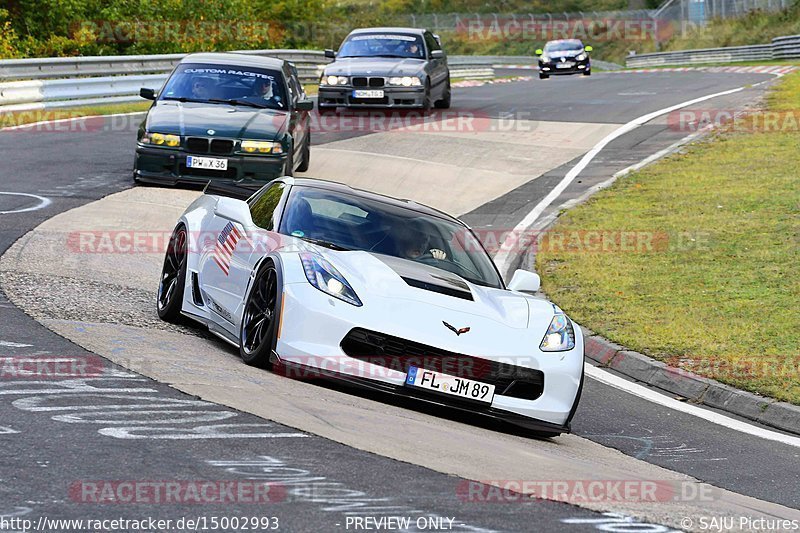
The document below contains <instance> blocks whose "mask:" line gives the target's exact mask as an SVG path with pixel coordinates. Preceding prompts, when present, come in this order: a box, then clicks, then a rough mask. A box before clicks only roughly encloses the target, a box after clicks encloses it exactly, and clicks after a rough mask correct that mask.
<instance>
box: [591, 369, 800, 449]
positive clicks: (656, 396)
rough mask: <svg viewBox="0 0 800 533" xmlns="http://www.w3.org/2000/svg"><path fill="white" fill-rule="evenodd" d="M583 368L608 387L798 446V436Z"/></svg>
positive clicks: (738, 429) (746, 431)
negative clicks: (731, 416)
mask: <svg viewBox="0 0 800 533" xmlns="http://www.w3.org/2000/svg"><path fill="white" fill-rule="evenodd" d="M584 369H585V370H586V375H587V376H589V377H591V378H593V379H595V380H597V381H599V382H600V383H604V384H606V385H608V386H610V387H614V388H615V389H619V390H621V391H624V392H627V393H628V394H632V395H634V396H638V397H639V398H643V399H645V400H647V401H650V402H653V403H657V404H659V405H663V406H664V407H668V408H670V409H673V410H675V411H680V412H682V413H687V414H690V415H693V416H696V417H697V418H702V419H703V420H706V421H708V422H712V423H714V424H717V425H720V426H723V427H726V428H728V429H733V430H735V431H740V432H742V433H747V434H748V435H754V436H756V437H761V438H762V439H767V440H772V441H775V442H780V443H782V444H788V445H789V446H794V447H795V448H800V438H798V437H793V436H791V435H786V434H784V433H779V432H777V431H770V430H769V429H764V428H761V427H758V426H754V425H752V424H748V423H747V422H743V421H741V420H737V419H735V418H730V417H728V416H725V415H722V414H720V413H717V412H716V411H709V410H708V409H703V408H701V407H698V406H696V405H692V404H689V403H685V402H679V401H678V400H676V399H674V398H670V397H669V396H665V395H664V394H661V393H660V392H657V391H655V390H653V389H650V388H648V387H645V386H642V385H639V384H638V383H633V382H631V381H628V380H627V379H623V378H621V377H619V376H616V375H614V374H611V373H609V372H606V371H605V370H601V369H599V368H597V367H596V366H592V365H590V364H588V363H586V364H584Z"/></svg>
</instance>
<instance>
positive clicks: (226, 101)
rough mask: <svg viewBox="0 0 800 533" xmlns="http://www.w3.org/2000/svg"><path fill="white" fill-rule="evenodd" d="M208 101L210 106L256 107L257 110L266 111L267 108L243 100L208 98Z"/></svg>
mask: <svg viewBox="0 0 800 533" xmlns="http://www.w3.org/2000/svg"><path fill="white" fill-rule="evenodd" d="M208 101H209V102H211V103H212V104H229V105H244V106H248V107H257V108H258V109H266V108H267V106H265V105H261V104H257V103H255V102H247V101H245V100H237V99H235V98H228V99H223V98H209V99H208Z"/></svg>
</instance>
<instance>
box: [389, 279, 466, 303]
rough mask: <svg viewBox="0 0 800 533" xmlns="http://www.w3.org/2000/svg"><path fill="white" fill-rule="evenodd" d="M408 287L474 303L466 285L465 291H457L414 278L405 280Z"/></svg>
mask: <svg viewBox="0 0 800 533" xmlns="http://www.w3.org/2000/svg"><path fill="white" fill-rule="evenodd" d="M403 281H405V282H406V283H407V284H408V285H410V286H411V287H416V288H417V289H422V290H424V291H431V292H438V293H439V294H444V295H446V296H452V297H454V298H461V299H462V300H469V301H470V302H471V301H473V298H472V293H471V292H470V291H469V287H467V286H466V284H464V289H466V290H462V289H456V288H454V287H447V286H445V285H439V284H436V283H428V282H425V281H422V280H418V279H414V278H406V277H404V278H403Z"/></svg>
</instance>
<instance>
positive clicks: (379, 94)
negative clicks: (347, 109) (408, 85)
mask: <svg viewBox="0 0 800 533" xmlns="http://www.w3.org/2000/svg"><path fill="white" fill-rule="evenodd" d="M353 98H383V89H371V90H359V89H356V90H355V91H353Z"/></svg>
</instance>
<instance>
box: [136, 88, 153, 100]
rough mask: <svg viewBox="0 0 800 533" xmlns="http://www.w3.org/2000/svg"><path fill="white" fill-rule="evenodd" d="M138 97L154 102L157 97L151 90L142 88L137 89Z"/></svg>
mask: <svg viewBox="0 0 800 533" xmlns="http://www.w3.org/2000/svg"><path fill="white" fill-rule="evenodd" d="M139 96H141V97H142V98H145V99H147V100H155V99H156V96H157V95H156V92H155V91H154V90H153V89H148V88H147V87H142V88H141V89H139Z"/></svg>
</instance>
